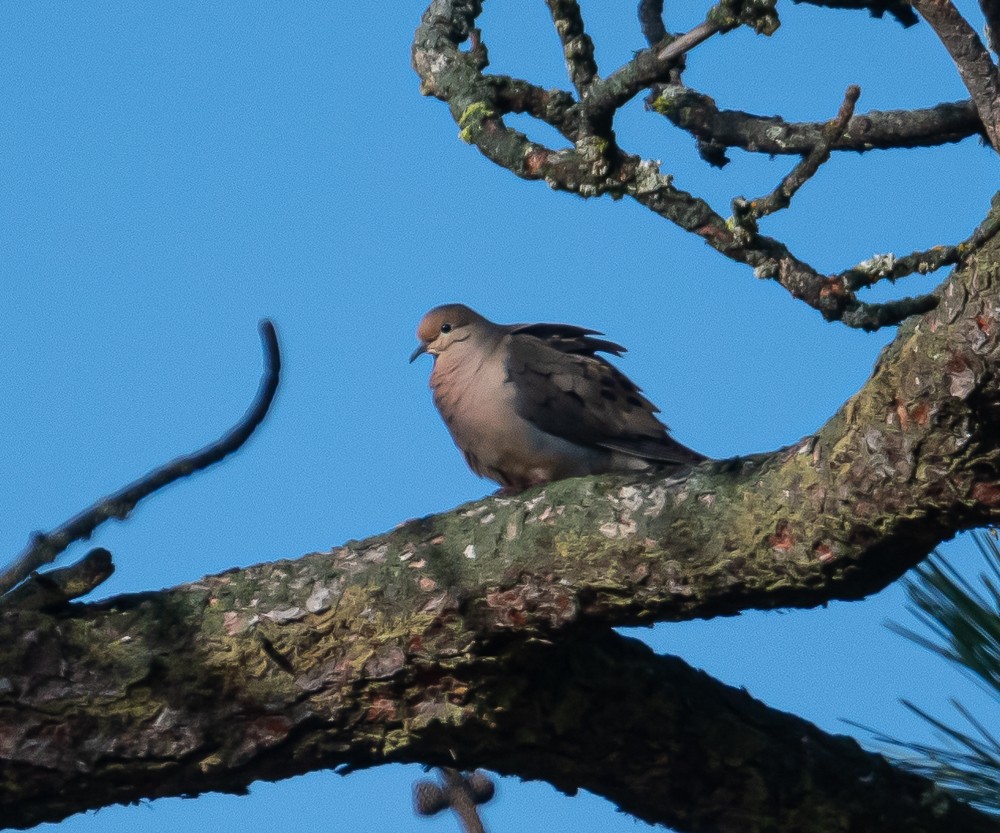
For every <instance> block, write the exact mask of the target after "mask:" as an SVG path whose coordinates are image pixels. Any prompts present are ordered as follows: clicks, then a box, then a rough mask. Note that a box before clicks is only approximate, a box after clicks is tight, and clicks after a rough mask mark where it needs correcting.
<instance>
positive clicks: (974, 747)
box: [876, 530, 1000, 813]
mask: <svg viewBox="0 0 1000 833" xmlns="http://www.w3.org/2000/svg"><path fill="white" fill-rule="evenodd" d="M973 538H974V539H975V542H976V544H977V546H978V547H979V549H980V551H981V552H982V554H983V557H984V559H985V561H986V569H985V570H984V571H983V572H981V573H980V575H979V578H978V582H976V583H973V582H970V581H967V580H966V579H964V578H963V577H962V576H960V575H959V574H958V573H957V572H956V571H955V570H954V569H953V568H952V567H951V566H949V565H948V564H947V563H946V562H945V561H944V560H943V559H942V558H941V556H940V555H939V554H937V553H935V554H934V556H932V557H931V558H930V559H928V560H927V561H926V562H925V563H924V564H922V565H921V566H919V567H918V568H917V569H916V570H915V571H914V572H915V576H914V577H912V578H908V579H907V580H906V590H907V593H908V594H909V597H910V602H911V605H910V610H911V611H912V612H913V614H914V615H915V616H916V618H917V619H918V620H919V622H920V623H921V624H922V625H923V628H924V629H926V630H927V631H929V632H930V636H926V635H924V633H920V632H917V631H915V630H912V629H910V628H907V627H903V626H901V625H898V624H895V623H891V624H890V625H889V627H891V628H892V629H893V630H894V631H896V632H897V633H899V634H902V635H903V636H905V637H906V638H907V639H911V640H913V641H914V642H916V643H917V644H918V645H922V646H924V647H925V648H927V649H928V650H931V651H933V652H934V653H936V654H939V655H940V656H942V657H944V658H945V659H946V660H948V661H949V662H951V663H954V664H955V665H956V666H958V667H959V668H960V669H961V670H962V671H963V672H964V673H966V674H968V675H969V676H971V677H972V678H973V679H974V680H975V681H976V682H977V683H979V684H980V685H981V686H982V687H983V688H984V689H985V690H986V691H987V693H988V694H989V695H990V696H991V697H992V698H993V700H994V701H995V703H996V704H997V705H998V706H1000V547H998V545H997V542H996V535H995V533H994V532H993V531H992V530H991V531H990V532H989V533H984V532H974V533H973ZM903 704H904V705H905V706H906V707H907V708H908V709H911V710H912V711H913V712H915V713H916V714H918V715H919V716H920V717H921V718H923V719H924V720H926V721H927V723H929V724H930V725H931V726H932V727H933V729H934V731H935V734H936V735H937V736H938V738H939V740H940V745H931V744H925V743H912V742H907V741H900V740H897V739H895V738H890V737H887V736H885V735H878V736H877V738H876V739H877V740H878V741H879V742H881V743H884V744H887V745H888V746H891V747H895V748H896V749H900V750H905V754H903V755H894V756H893V757H896V758H897V762H898V763H899V764H900V765H902V766H904V767H905V768H907V769H909V770H911V771H913V772H917V773H919V774H921V775H924V776H926V777H928V778H931V779H933V780H934V781H936V782H937V783H938V784H940V785H941V786H942V787H943V788H945V789H947V790H948V791H949V792H951V793H953V794H954V795H956V796H958V797H959V798H962V799H964V800H965V801H968V802H969V803H970V804H973V805H975V806H977V807H979V808H980V809H983V810H986V811H988V812H993V813H1000V737H998V735H997V733H996V732H995V731H994V730H992V729H991V728H990V726H993V727H996V726H998V725H1000V719H998V718H1000V713H998V714H997V715H994V716H993V717H992V718H991V719H990V721H989V725H986V724H985V723H984V721H983V720H982V719H981V718H982V716H979V717H977V716H975V715H973V714H971V713H970V712H969V710H968V709H967V708H965V707H964V706H963V705H962V704H961V703H959V702H958V701H956V700H954V699H953V700H951V704H952V706H953V707H954V709H955V711H957V712H958V715H959V716H960V718H961V719H960V720H959V721H958V723H957V724H953V723H948V722H946V721H944V720H941V719H938V718H936V717H932V716H931V715H930V714H928V713H927V712H925V711H924V710H923V709H920V708H918V707H917V706H915V705H914V704H913V703H910V702H907V701H906V700H904V701H903Z"/></svg>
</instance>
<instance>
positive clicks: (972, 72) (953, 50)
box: [913, 0, 1000, 151]
mask: <svg viewBox="0 0 1000 833" xmlns="http://www.w3.org/2000/svg"><path fill="white" fill-rule="evenodd" d="M913 7H914V8H915V9H916V10H917V11H918V12H920V14H921V16H922V17H923V18H924V19H925V20H926V21H927V22H928V23H929V24H930V25H931V27H932V28H933V29H934V31H935V33H936V34H937V36H938V37H939V38H940V39H941V43H943V44H944V46H945V48H946V49H947V50H948V54H949V55H951V58H952V60H953V61H954V62H955V65H956V66H957V67H958V72H959V75H961V76H962V82H963V83H964V84H965V88H966V89H967V90H968V91H969V94H970V95H971V96H972V101H973V103H974V104H975V105H976V110H977V111H978V112H979V117H980V119H982V122H983V126H984V127H985V128H986V135H987V137H988V138H989V140H990V144H991V145H993V148H994V150H997V151H1000V71H998V70H997V65H996V64H995V63H994V62H993V59H992V58H991V57H990V53H989V52H988V51H987V50H986V47H985V46H983V42H982V41H981V40H979V36H978V35H977V34H976V31H975V29H973V28H972V26H970V25H969V23H968V21H967V20H966V19H965V18H964V17H962V15H961V14H960V13H959V11H958V9H956V8H955V6H954V5H953V4H952V2H951V0H913Z"/></svg>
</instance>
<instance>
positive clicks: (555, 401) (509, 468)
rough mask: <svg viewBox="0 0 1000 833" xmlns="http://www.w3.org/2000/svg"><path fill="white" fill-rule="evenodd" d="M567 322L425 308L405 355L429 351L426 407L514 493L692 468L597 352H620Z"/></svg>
mask: <svg viewBox="0 0 1000 833" xmlns="http://www.w3.org/2000/svg"><path fill="white" fill-rule="evenodd" d="M599 335H602V333H599V332H597V331H596V330H587V329H584V328H583V327H574V326H572V325H569V324H494V323H493V322H492V321H488V320H487V319H485V318H483V316H481V315H479V313H477V312H475V311H473V310H471V309H469V308H468V307H467V306H464V305H462V304H445V305H444V306H440V307H435V308H434V309H432V310H431V311H430V312H428V313H427V314H426V315H425V316H424V317H423V319H422V320H421V322H420V326H419V327H418V328H417V338H418V339H419V341H420V344H419V345H418V346H417V349H416V350H414V351H413V355H412V356H410V361H411V362H412V361H414V360H415V359H416V358H417V357H418V356H420V355H422V354H423V353H430V354H431V355H432V356H434V369H433V371H432V372H431V379H430V386H431V390H432V391H433V394H434V404H435V405H436V406H437V409H438V411H440V413H441V416H442V417H443V418H444V421H445V424H446V425H447V426H448V430H449V431H450V432H451V436H452V438H453V439H454V440H455V444H456V445H457V446H458V448H459V450H460V451H461V452H462V454H464V455H465V459H466V461H467V462H468V464H469V467H470V468H471V469H472V470H473V471H474V472H475V473H476V474H478V475H479V476H480V477H488V478H490V479H491V480H495V481H496V482H497V483H499V484H500V485H501V486H502V487H503V490H504V491H505V492H508V493H514V492H520V491H523V490H524V489H528V488H530V487H532V486H537V485H540V484H542V483H548V482H550V481H552V480H561V479H562V478H564V477H580V476H582V475H587V474H603V473H606V472H627V471H645V470H648V469H652V468H658V467H659V468H663V467H668V468H670V467H672V468H677V467H680V466H690V465H692V464H694V463H698V462H701V461H702V460H705V459H707V458H706V457H705V456H704V455H702V454H699V453H698V452H697V451H692V450H691V449H690V448H687V447H685V446H683V445H681V444H680V443H679V442H677V441H676V440H674V439H673V438H671V437H670V435H669V434H668V433H667V426H665V425H664V424H663V423H662V422H660V421H659V420H658V419H657V418H656V416H655V415H656V414H657V413H658V412H659V408H657V407H656V406H655V405H654V404H653V403H652V402H650V401H649V400H648V399H646V397H645V396H643V395H642V391H641V390H640V389H639V388H638V387H637V386H636V385H635V384H633V383H632V381H631V380H629V379H628V378H627V377H626V376H625V375H624V374H623V373H622V372H621V371H620V370H618V369H617V368H616V367H614V366H613V365H612V364H610V363H609V362H608V361H607V360H605V359H604V358H603V357H602V356H599V355H597V353H598V352H599V351H603V352H605V353H611V354H613V355H615V356H620V355H621V354H622V353H624V352H625V348H624V347H622V346H621V345H619V344H615V343H614V342H612V341H606V340H604V339H601V338H594V336H599Z"/></svg>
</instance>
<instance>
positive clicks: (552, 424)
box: [505, 324, 704, 463]
mask: <svg viewBox="0 0 1000 833" xmlns="http://www.w3.org/2000/svg"><path fill="white" fill-rule="evenodd" d="M594 335H600V333H597V332H595V331H593V330H585V329H583V328H580V327H571V326H567V325H562V324H529V325H521V326H518V327H515V328H513V329H512V330H511V332H510V334H509V335H508V336H507V338H506V339H505V341H506V342H507V345H508V356H507V376H508V380H509V381H510V383H511V384H513V385H514V389H515V391H516V396H515V404H516V409H517V412H518V414H519V415H520V416H521V417H523V418H524V419H526V420H528V421H529V422H531V423H532V424H534V425H535V426H537V427H538V428H540V429H541V430H542V431H545V432H547V433H549V434H554V435H555V436H557V437H562V438H563V439H566V440H569V441H570V442H574V443H577V444H579V445H584V446H597V447H602V448H607V449H610V450H613V451H620V452H624V453H625V454H632V455H634V456H636V457H643V458H647V459H650V460H658V461H661V462H667V463H692V462H697V461H698V460H701V459H704V458H703V457H702V456H701V455H700V454H698V453H697V452H695V451H691V450H690V449H688V448H685V447H684V446H683V445H681V444H680V443H678V442H676V441H675V440H673V439H672V438H671V437H670V436H669V435H668V433H667V427H666V426H665V425H664V424H663V423H662V422H660V421H659V420H658V419H657V418H656V413H657V412H658V410H659V409H658V408H657V407H656V406H655V405H654V404H653V403H652V402H650V401H649V400H648V399H646V397H645V396H643V395H642V391H641V390H640V389H639V388H638V387H637V386H636V385H635V384H634V383H633V382H632V381H631V380H630V379H629V378H628V377H627V376H625V374H623V373H622V372H621V371H619V370H618V369H617V368H615V367H614V366H612V365H611V364H609V363H608V362H607V361H605V360H604V359H603V358H602V357H600V356H598V355H596V352H597V351H598V350H604V351H606V352H614V353H615V354H619V353H622V352H624V350H625V348H623V347H621V346H620V345H618V344H614V343H613V342H609V341H604V340H603V339H596V338H592V336H594Z"/></svg>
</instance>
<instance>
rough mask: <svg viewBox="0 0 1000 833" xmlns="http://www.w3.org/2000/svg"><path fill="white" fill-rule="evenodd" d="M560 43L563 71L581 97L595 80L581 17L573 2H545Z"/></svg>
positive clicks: (591, 50) (590, 45)
mask: <svg viewBox="0 0 1000 833" xmlns="http://www.w3.org/2000/svg"><path fill="white" fill-rule="evenodd" d="M545 3H546V5H547V6H548V7H549V12H550V13H551V14H552V22H553V23H555V25H556V32H557V33H558V34H559V40H560V41H562V48H563V57H564V58H565V60H566V69H567V71H568V72H569V77H570V80H571V81H572V82H573V86H574V87H576V91H577V92H578V93H579V94H580V95H581V96H583V95H584V94H585V93H586V92H587V89H588V87H590V85H591V83H592V82H593V80H594V79H595V78H596V77H597V63H596V62H595V61H594V42H593V41H592V40H591V39H590V36H589V35H588V34H587V33H586V31H585V30H584V28H583V17H582V16H581V15H580V6H579V5H578V4H577V2H576V0H545Z"/></svg>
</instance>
